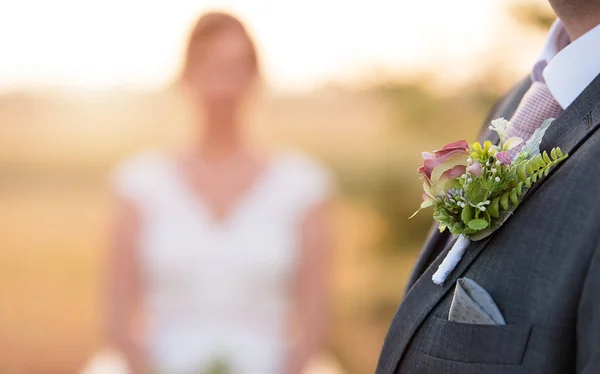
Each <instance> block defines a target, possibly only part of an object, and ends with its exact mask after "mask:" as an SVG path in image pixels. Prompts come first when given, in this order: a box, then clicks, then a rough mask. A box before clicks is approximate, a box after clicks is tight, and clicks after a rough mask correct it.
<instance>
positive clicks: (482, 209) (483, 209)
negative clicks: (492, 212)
mask: <svg viewBox="0 0 600 374" xmlns="http://www.w3.org/2000/svg"><path fill="white" fill-rule="evenodd" d="M486 209H487V208H486V207H484V206H482V207H480V208H479V210H481V211H482V212H485V211H486Z"/></svg>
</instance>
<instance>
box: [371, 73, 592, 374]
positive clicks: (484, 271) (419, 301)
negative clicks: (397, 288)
mask: <svg viewBox="0 0 600 374" xmlns="http://www.w3.org/2000/svg"><path fill="white" fill-rule="evenodd" d="M529 85H530V81H529V80H525V81H523V82H522V83H521V84H520V85H519V86H517V88H515V89H514V90H513V91H512V92H511V94H509V95H508V96H507V97H506V98H505V99H504V100H502V101H500V103H499V104H498V105H497V106H496V107H495V109H494V110H493V111H492V113H491V115H490V117H489V119H493V118H497V117H505V118H510V117H511V116H512V114H513V113H514V111H515V109H516V107H517V106H518V103H519V101H520V100H521V98H522V96H523V94H524V93H525V92H526V91H527V89H528V87H529ZM488 124H489V122H488V121H486V124H485V127H484V128H487V126H488ZM599 126H600V76H598V77H597V78H596V79H595V80H594V81H593V82H592V83H591V84H590V85H589V86H588V87H587V88H586V90H585V91H584V92H583V93H582V94H581V95H580V96H579V97H578V98H577V100H575V102H573V104H571V105H570V106H569V107H568V108H567V109H566V110H565V112H564V113H563V114H562V115H561V116H560V117H559V118H558V119H557V121H556V122H555V123H554V124H553V125H552V126H551V128H550V129H549V130H548V131H547V133H546V135H545V136H544V138H543V140H542V145H541V148H542V149H545V150H548V151H549V150H550V149H551V148H553V147H557V146H559V147H561V149H562V150H563V151H565V152H568V153H569V154H570V157H569V158H568V159H567V160H566V161H565V162H563V163H561V164H559V165H558V166H557V167H556V168H554V169H553V170H552V172H551V173H550V174H549V176H548V177H546V178H544V179H543V180H542V181H540V182H538V183H537V184H536V185H534V187H532V188H531V190H530V191H529V192H528V193H527V195H526V196H525V200H524V201H523V202H522V203H521V205H520V206H519V207H518V208H517V210H516V211H515V213H514V215H513V216H512V217H511V218H510V219H509V220H508V221H507V222H506V223H505V224H504V225H503V226H502V227H501V228H500V229H499V230H497V231H496V232H495V233H494V234H493V235H491V236H490V237H488V238H486V239H484V240H482V241H478V242H473V243H471V245H470V246H469V248H468V249H467V252H466V254H465V256H464V258H463V260H462V261H461V262H460V264H459V265H458V267H457V268H456V269H455V270H454V272H453V273H452V274H451V275H450V276H449V277H448V279H447V281H446V282H445V283H444V285H442V286H438V285H435V284H434V283H433V282H432V280H431V276H432V274H433V273H434V272H435V270H436V269H437V267H438V266H439V264H440V263H441V261H442V259H443V257H444V256H445V254H446V253H447V252H448V250H449V247H450V244H451V243H448V241H447V240H444V236H443V235H441V234H439V233H434V234H432V235H431V236H430V237H429V239H428V241H427V243H426V245H425V247H424V248H423V251H422V253H421V255H420V257H419V259H418V261H417V264H416V266H415V269H414V271H413V274H412V276H411V278H410V280H409V285H408V290H407V293H406V295H405V296H404V300H403V301H402V303H401V304H400V306H399V308H398V310H397V312H396V316H395V317H394V319H393V321H392V324H391V326H390V329H389V331H388V335H387V337H386V339H385V342H384V345H383V349H382V353H381V356H380V358H379V363H378V366H377V371H376V373H377V374H392V373H410V374H420V373H427V374H454V373H456V374H481V373H490V374H501V373H502V374H504V373H506V374H509V373H510V374H517V373H523V374H525V373H526V374H554V373H556V374H559V373H560V374H563V373H582V374H592V373H600V131H596V130H597V128H598V127H599ZM436 249H437V250H438V251H439V249H442V250H441V254H440V255H439V256H436V255H435V254H436ZM460 277H468V278H471V279H473V280H474V281H475V282H477V283H478V284H479V285H480V286H482V287H483V288H484V289H485V290H487V291H488V293H489V294H490V295H491V296H492V298H493V299H494V300H495V302H496V304H497V305H498V307H499V309H500V311H501V313H502V314H503V315H504V317H505V319H506V323H507V324H506V325H503V326H492V325H471V324H462V323H457V322H450V321H448V312H449V309H450V303H451V301H452V295H453V292H454V288H455V284H456V280H457V279H458V278H460Z"/></svg>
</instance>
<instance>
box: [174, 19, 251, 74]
mask: <svg viewBox="0 0 600 374" xmlns="http://www.w3.org/2000/svg"><path fill="white" fill-rule="evenodd" d="M225 31H238V32H239V33H240V34H241V35H242V36H243V37H244V38H245V39H246V41H247V42H248V47H249V48H248V49H249V52H250V54H249V56H248V63H249V64H251V65H252V69H253V70H254V71H255V72H256V73H258V70H259V68H258V53H257V51H256V46H255V45H254V42H253V41H252V38H251V37H250V34H249V33H248V31H247V30H246V27H244V24H243V23H242V22H241V21H240V20H239V19H237V18H236V17H234V16H233V15H231V14H228V13H225V12H218V11H213V12H208V13H204V14H203V15H202V16H200V18H198V20H197V21H196V24H195V25H194V27H193V28H192V30H191V32H190V36H189V39H188V42H187V47H186V50H185V57H184V63H183V69H182V71H181V78H185V77H186V76H187V75H188V74H189V72H190V69H191V68H192V67H193V66H194V65H195V64H197V63H198V62H199V60H197V59H196V58H197V56H198V55H199V54H200V55H202V51H203V50H206V48H207V46H208V44H210V43H211V42H212V41H213V40H214V39H215V37H217V36H218V35H219V34H221V33H223V32H225ZM198 51H200V53H198ZM201 59H202V57H200V60H201Z"/></svg>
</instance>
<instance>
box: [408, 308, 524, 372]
mask: <svg viewBox="0 0 600 374" xmlns="http://www.w3.org/2000/svg"><path fill="white" fill-rule="evenodd" d="M422 328H423V329H424V330H423V334H419V335H422V336H424V340H422V341H421V342H420V344H419V348H420V350H421V351H422V352H423V353H425V354H427V355H429V356H433V357H437V358H440V359H445V360H451V361H459V362H467V363H479V364H502V365H518V364H520V363H521V362H522V361H523V356H524V354H525V348H526V347H527V341H528V339H529V334H530V331H531V325H502V326H495V325H473V324H466V323H458V322H452V321H448V320H445V319H441V318H438V317H431V318H429V319H428V320H427V321H426V322H425V323H424V325H423V327H422Z"/></svg>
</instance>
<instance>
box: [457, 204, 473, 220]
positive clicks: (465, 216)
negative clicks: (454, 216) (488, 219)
mask: <svg viewBox="0 0 600 374" xmlns="http://www.w3.org/2000/svg"><path fill="white" fill-rule="evenodd" d="M460 219H461V220H462V221H463V222H464V223H465V225H468V224H469V221H470V220H472V219H473V207H472V206H471V205H469V204H467V205H465V207H464V208H463V210H462V213H461V214H460Z"/></svg>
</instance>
